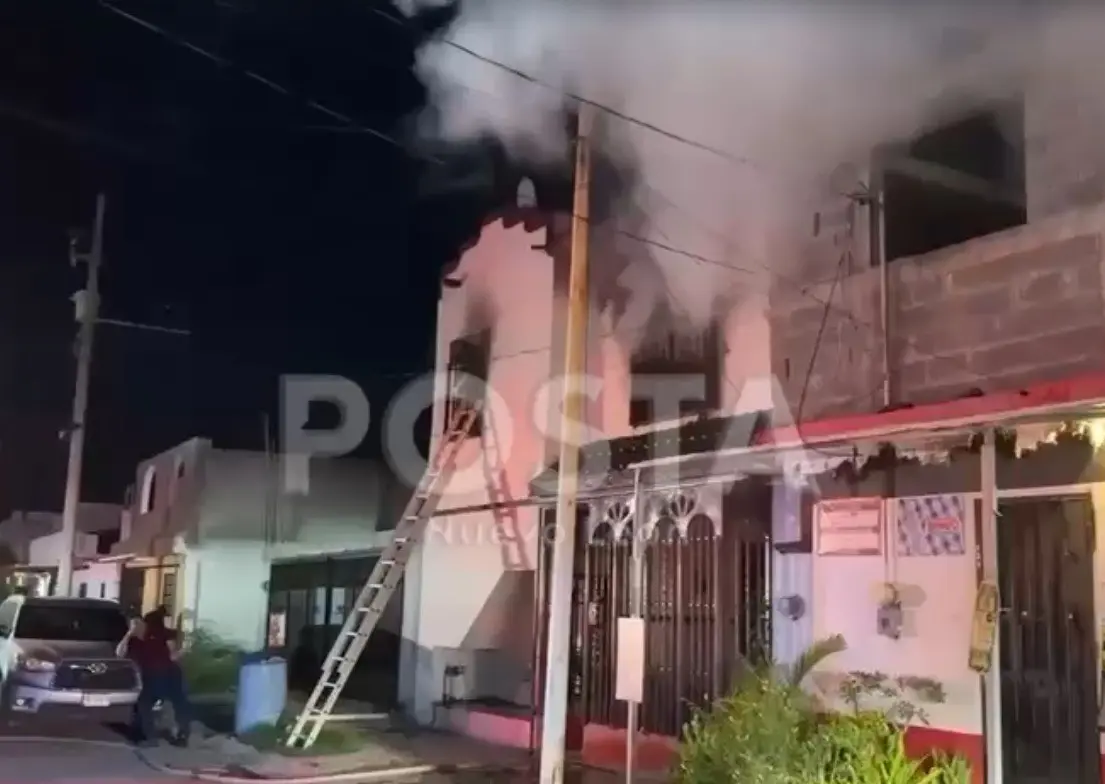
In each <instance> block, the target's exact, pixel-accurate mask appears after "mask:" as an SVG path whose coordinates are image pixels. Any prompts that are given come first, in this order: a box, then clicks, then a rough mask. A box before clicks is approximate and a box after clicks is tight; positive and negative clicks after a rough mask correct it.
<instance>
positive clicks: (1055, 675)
mask: <svg viewBox="0 0 1105 784" xmlns="http://www.w3.org/2000/svg"><path fill="white" fill-rule="evenodd" d="M998 515H999V517H998V574H999V580H1000V596H1001V603H1002V610H1001V616H1000V635H1001V637H1000V639H1001V646H1000V652H1001V656H1000V668H1001V669H1000V677H1001V713H1002V716H1001V733H1002V757H1003V774H1004V776H1003V778H1004V780H1005V781H1006V782H1010V784H1035V783H1036V782H1041V784H1042V782H1045V781H1046V782H1049V783H1050V782H1055V784H1089V783H1090V782H1098V781H1099V780H1100V775H1101V774H1100V753H1099V751H1098V730H1097V672H1098V669H1099V665H1098V651H1097V628H1096V621H1095V614H1094V565H1093V557H1094V537H1095V535H1094V514H1093V506H1092V503H1091V501H1090V499H1089V497H1087V496H1063V497H1045V498H1016V499H1008V500H1003V501H1001V502H1000V503H999V505H998Z"/></svg>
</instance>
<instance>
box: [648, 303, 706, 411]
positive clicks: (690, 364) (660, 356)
mask: <svg viewBox="0 0 1105 784" xmlns="http://www.w3.org/2000/svg"><path fill="white" fill-rule="evenodd" d="M721 357H722V345H721V330H720V328H719V325H718V324H717V322H714V323H711V324H710V326H708V327H706V328H705V329H695V328H692V327H691V326H690V325H688V324H680V323H679V322H678V321H677V320H676V319H674V318H673V317H672V316H671V314H670V313H669V312H668V311H667V310H666V309H661V310H658V311H657V313H656V314H655V315H654V316H653V319H652V322H651V323H650V325H649V328H648V329H647V330H646V337H645V338H644V339H643V340H642V341H641V343H640V344H638V346H637V347H636V348H635V349H634V351H633V353H632V355H631V356H630V360H629V372H630V399H629V424H630V426H631V427H639V426H641V425H648V424H652V423H655V422H658V421H660V420H661V419H662V418H664V419H666V418H669V416H670V415H669V414H668V413H667V412H664V411H656V410H655V401H654V400H653V399H652V398H651V397H650V394H651V393H652V392H653V387H654V386H655V382H654V381H651V380H650V381H649V382H648V384H646V383H645V379H646V378H647V377H654V376H700V377H701V378H702V379H703V382H704V390H703V391H704V394H703V399H701V400H682V401H680V402H679V413H678V416H680V417H685V416H694V415H696V414H709V413H712V412H714V411H717V410H718V409H719V408H721ZM649 385H651V386H649Z"/></svg>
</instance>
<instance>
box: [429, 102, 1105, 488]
mask: <svg viewBox="0 0 1105 784" xmlns="http://www.w3.org/2000/svg"><path fill="white" fill-rule="evenodd" d="M1060 88H1061V89H1047V90H1044V89H1043V88H1042V87H1041V89H1040V90H1039V91H1038V92H1035V93H1029V94H1027V95H1026V96H1024V97H1023V99H1021V100H1019V101H1017V102H1012V103H1003V104H1001V105H991V106H980V107H979V109H978V111H977V112H975V113H973V114H969V115H967V116H964V117H960V118H958V119H957V120H956V121H955V122H951V123H949V124H948V125H946V126H943V127H938V128H931V129H928V130H926V131H925V132H924V133H919V134H918V135H917V137H916V138H915V139H913V140H911V141H910V142H909V143H902V144H897V145H894V146H893V147H891V146H888V147H887V148H886V149H882V150H878V151H876V152H875V153H873V154H872V157H871V158H870V159H869V160H867V161H864V162H860V163H858V164H856V165H854V166H851V167H844V169H843V170H844V171H846V172H847V171H851V172H852V174H851V175H850V182H851V183H852V185H849V187H848V188H843V187H842V186H841V181H840V177H839V173H835V174H834V182H833V183H825V188H824V191H825V193H831V194H832V195H827V196H825V197H824V198H823V199H822V200H821V201H820V202H817V203H816V204H815V205H814V207H813V208H811V213H812V214H811V215H810V218H811V220H810V221H808V229H806V232H805V233H804V234H803V233H802V232H794V233H793V234H792V235H790V236H787V237H783V238H781V240H782V241H781V242H778V243H777V247H770V248H769V252H771V253H774V254H775V257H776V258H785V263H775V264H773V265H771V267H770V269H769V268H767V267H766V266H765V268H764V277H765V280H766V281H767V285H765V286H763V287H762V290H750V291H749V292H748V293H746V294H745V295H744V296H742V297H740V298H738V299H735V300H734V301H732V302H731V303H730V304H729V305H728V306H726V307H725V308H723V309H721V310H720V311H719V312H717V313H714V314H711V317H710V318H709V319H704V320H701V321H707V322H708V323H697V324H695V325H690V326H688V325H687V324H679V323H678V322H677V319H675V318H672V317H671V314H667V315H666V316H665V315H664V314H659V315H658V316H657V318H655V319H652V318H650V320H649V325H647V327H646V328H645V329H643V330H641V331H640V332H638V333H636V334H626V333H623V334H618V330H617V323H616V316H615V315H614V309H613V308H612V307H611V302H610V299H609V298H608V297H607V296H606V293H608V291H609V289H608V288H607V289H604V286H605V285H607V284H605V283H604V282H603V277H604V276H605V277H610V276H611V275H614V276H615V277H616V275H617V271H618V270H619V269H623V268H624V266H625V263H626V260H625V259H619V258H617V255H618V254H619V253H620V254H621V255H623V256H629V257H630V258H629V263H634V262H633V259H632V254H633V253H634V252H637V253H639V254H640V255H642V257H644V256H647V253H648V250H647V249H645V250H644V251H642V250H641V249H640V248H639V247H638V248H637V250H636V251H634V249H633V248H632V245H633V242H632V241H630V242H629V243H622V245H621V248H622V249H621V250H620V251H613V252H612V251H611V249H610V243H603V242H602V241H601V238H600V241H596V240H595V237H596V236H597V235H601V234H602V230H601V228H600V229H598V230H593V231H592V240H591V252H590V266H591V289H592V299H593V301H594V302H595V304H594V306H593V307H592V317H591V319H590V334H589V338H588V357H587V368H588V375H589V376H590V377H591V378H593V379H596V380H597V381H596V383H595V385H594V388H592V389H590V390H589V393H590V394H589V402H588V405H587V413H586V424H587V426H588V431H589V432H588V440H591V441H597V440H601V439H609V438H616V437H620V436H625V435H630V434H634V433H640V432H644V431H647V430H649V429H654V428H658V427H665V426H671V425H672V424H674V423H675V421H676V419H675V418H673V417H674V415H675V414H676V413H678V414H680V415H683V416H684V417H685V418H686V417H700V416H731V415H735V414H742V413H748V412H751V411H757V410H765V409H771V410H774V411H776V412H777V413H779V412H785V413H786V415H789V417H791V419H792V420H794V419H798V420H801V421H810V420H816V419H820V418H825V417H833V416H839V415H843V414H862V413H872V412H875V411H878V410H880V409H882V408H884V407H886V400H885V397H884V395H885V394H886V392H889V404H890V406H891V407H895V406H907V405H910V404H921V403H930V402H938V401H943V400H951V399H954V398H958V397H963V396H969V395H977V394H982V393H990V392H998V391H1010V390H1014V391H1015V390H1018V389H1023V388H1025V387H1026V386H1031V385H1034V384H1042V383H1049V382H1057V381H1062V380H1064V379H1067V378H1073V377H1077V376H1080V375H1085V374H1091V373H1097V372H1101V371H1105V352H1103V351H1102V348H1103V347H1105V290H1103V281H1105V274H1103V263H1105V262H1103V257H1102V243H1103V240H1105V238H1103V234H1105V151H1103V150H1102V149H1101V148H1100V145H1099V144H1097V143H1092V139H1094V138H1096V136H1095V135H1094V134H1093V133H1092V132H1091V131H1092V130H1093V129H1094V128H1096V127H1098V126H1096V125H1094V124H1093V123H1094V119H1093V118H1091V117H1087V116H1086V115H1085V113H1084V112H1083V113H1081V114H1080V113H1078V112H1074V111H1071V108H1072V107H1075V106H1077V105H1079V100H1080V99H1082V98H1084V96H1080V95H1079V93H1078V91H1077V89H1074V87H1070V88H1069V89H1068V88H1067V86H1064V85H1060ZM1064 107H1066V109H1064ZM830 185H831V186H832V187H830ZM880 186H881V187H880ZM872 194H881V199H880V200H878V201H876V200H874V199H872V198H871V196H872ZM873 205H880V206H881V209H877V208H876V207H875V206H873ZM527 216H528V218H529V220H528V221H521V220H520V213H518V212H517V211H508V212H506V213H504V214H502V215H497V216H495V217H493V218H492V219H489V220H488V221H487V222H486V224H485V225H484V227H483V230H482V233H481V235H480V237H479V240H478V241H477V242H476V243H475V244H474V245H473V246H472V247H471V248H470V249H468V250H467V251H466V252H465V253H463V254H462V256H461V257H460V259H459V261H458V262H457V264H456V267H455V268H454V269H451V270H449V271H448V272H447V274H446V276H445V285H443V288H442V294H441V299H440V304H439V314H438V344H437V356H438V361H437V370H438V372H439V379H448V378H450V377H451V374H452V373H454V372H455V371H457V370H461V371H464V372H468V373H472V374H473V375H478V376H480V377H481V378H483V379H485V380H486V381H487V382H488V386H489V388H490V390H491V392H490V395H489V398H488V401H489V406H490V408H489V413H490V414H492V415H494V413H495V410H496V408H497V407H498V408H500V409H503V411H505V412H508V413H509V416H508V417H503V416H502V412H500V414H499V416H497V417H496V420H497V421H498V422H500V424H499V426H498V427H499V429H501V428H503V427H504V425H502V424H501V423H502V422H503V421H507V420H509V428H510V431H511V432H510V435H509V442H510V443H509V447H510V449H509V450H508V451H509V457H508V458H507V461H506V462H507V465H506V466H505V467H506V469H507V473H508V476H509V485H510V489H511V493H512V495H514V496H518V495H520V494H524V493H525V492H526V488H527V483H528V481H529V480H530V479H532V477H533V476H534V475H535V474H536V473H537V472H538V471H539V470H540V468H541V466H543V465H548V464H550V463H551V462H553V461H554V460H555V458H556V454H555V444H556V434H557V428H558V424H559V421H558V413H557V412H558V410H559V409H558V407H557V406H558V404H559V391H560V388H559V387H556V386H553V387H550V386H549V384H548V382H549V380H550V379H551V378H554V377H556V376H558V375H559V374H560V373H561V372H562V368H563V366H564V354H563V343H564V335H565V319H566V308H565V305H566V291H567V274H568V267H569V259H568V242H567V239H568V231H567V225H568V218H567V216H565V215H563V214H560V213H553V212H545V213H535V212H533V211H532V210H531V211H528V212H527ZM871 216H875V218H876V220H874V221H872V220H871ZM746 261H747V260H746ZM776 273H777V274H776ZM678 274H679V275H685V276H696V275H708V274H709V271H708V270H707V269H705V268H704V266H703V265H700V264H696V263H695V262H694V261H693V260H690V259H688V260H687V261H686V263H685V264H682V265H681V266H680V267H679V268H678ZM884 283H885V292H886V306H885V312H884V307H883V298H882V291H883V287H884ZM596 292H598V293H596ZM663 304H664V303H661V308H658V310H660V309H662V307H663ZM884 323H885V325H886V331H885V334H884ZM887 336H888V338H889V339H887ZM887 370H888V372H886V371H887ZM664 374H683V375H687V374H697V375H699V376H701V378H702V380H703V387H702V394H701V399H697V400H692V401H688V402H687V403H685V404H684V406H683V408H682V410H680V411H678V412H675V411H669V412H668V415H667V416H666V417H665V416H662V415H660V414H659V412H656V411H650V410H649V409H648V406H647V404H646V403H644V402H642V401H641V400H640V399H639V398H638V396H637V395H636V394H635V392H634V387H635V385H636V384H638V382H639V377H640V376H641V375H646V376H655V375H661V376H662V375H664ZM447 383H448V382H447V381H444V380H443V381H440V382H439V384H440V386H439V389H438V395H437V397H438V399H439V400H443V399H445V398H447V397H448V395H447V390H446V388H445V387H446V386H447ZM437 408H438V410H437V411H436V416H435V419H436V423H435V432H436V433H440V432H442V430H443V428H444V427H445V420H446V411H447V409H448V406H444V405H439V406H438V407H437ZM684 421H685V419H684ZM474 440H475V439H473V441H474ZM500 440H502V439H501V438H500ZM470 449H471V450H472V454H471V455H469V456H468V457H466V458H463V459H462V462H464V461H467V463H468V464H471V463H472V462H473V460H475V446H472V447H470ZM469 476H471V477H472V480H471V481H466V482H465V483H464V485H463V487H460V488H459V489H460V492H459V495H458V496H457V498H455V499H454V501H455V503H454V504H452V505H455V506H464V505H466V504H479V503H486V501H487V496H486V493H485V491H484V490H483V489H482V487H481V485H480V482H479V481H478V477H479V474H478V472H476V471H473V473H472V474H470V475H469Z"/></svg>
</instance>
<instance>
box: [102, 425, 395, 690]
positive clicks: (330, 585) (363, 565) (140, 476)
mask: <svg viewBox="0 0 1105 784" xmlns="http://www.w3.org/2000/svg"><path fill="white" fill-rule="evenodd" d="M282 471H283V468H282V466H281V464H280V462H279V461H278V460H277V459H275V458H274V457H272V456H270V455H266V454H264V453H261V452H248V451H236V450H226V449H219V448H217V447H215V446H213V445H212V443H211V442H210V441H209V440H207V439H202V438H195V439H192V440H190V441H187V442H185V443H183V444H180V445H179V446H176V447H174V448H173V449H170V450H168V451H166V452H163V453H161V454H160V455H157V456H156V457H153V458H150V459H149V460H146V461H144V462H143V463H141V464H140V465H139V466H138V468H137V471H136V475H135V479H136V483H135V485H134V490H133V492H132V493H131V496H132V505H131V509H130V511H131V514H130V515H129V519H128V520H127V522H126V525H125V529H124V531H123V537H122V539H121V540H120V541H119V543H118V544H117V545H116V546H115V547H114V548H113V549H112V553H111V555H110V556H108V557H107V558H105V559H102V561H103V562H117V563H120V564H122V565H123V567H124V568H123V576H122V588H121V591H120V601H122V602H123V603H124V604H127V605H128V606H131V607H133V608H134V609H136V610H142V611H148V610H150V609H153V608H154V607H156V606H157V605H158V604H165V605H166V606H168V607H169V608H170V610H171V611H172V612H173V614H174V617H176V618H177V620H178V622H179V623H181V624H182V625H183V626H184V627H186V628H188V629H200V630H203V631H206V632H208V633H212V634H215V635H217V636H219V637H220V638H222V639H224V640H225V641H227V642H230V643H232V644H235V645H238V646H241V647H242V648H245V649H248V650H255V649H259V648H262V647H265V646H266V645H268V646H269V647H271V648H275V649H277V650H278V651H281V650H283V651H284V652H286V653H287V654H288V655H289V656H291V657H292V660H293V661H292V666H293V670H295V671H294V672H293V679H295V680H297V681H310V680H311V679H312V678H313V677H314V675H315V674H316V673H315V671H314V669H312V668H317V666H318V664H319V663H321V657H322V656H324V655H325V653H326V650H327V649H328V646H329V644H330V643H332V641H333V637H334V635H335V634H336V632H337V629H338V628H340V626H341V623H342V622H343V621H344V619H345V613H346V611H347V609H348V607H349V606H350V603H351V602H352V600H353V598H354V596H355V592H356V591H357V590H359V588H360V586H361V585H362V584H363V583H364V582H365V581H366V580H367V577H368V573H369V571H370V570H371V567H372V564H373V563H374V562H375V559H376V557H377V556H378V553H379V551H380V549H381V548H382V547H383V546H384V545H385V544H386V543H387V541H388V540H389V538H390V536H391V534H390V529H391V528H393V527H394V525H395V523H396V519H397V516H398V514H399V511H400V510H401V509H402V507H403V504H404V503H405V502H406V497H405V493H406V492H408V491H405V490H404V489H403V487H402V486H401V485H400V484H399V483H397V482H396V481H395V480H394V479H392V477H391V475H390V474H389V473H388V472H387V471H386V469H384V468H383V467H382V466H381V465H380V464H378V463H374V462H369V461H362V460H334V459H331V460H327V459H313V460H312V461H311V467H310V471H311V473H310V491H309V493H308V494H306V495H290V494H287V493H285V492H283V490H282V489H281V488H282V477H283V475H282ZM401 607H402V599H401V598H399V599H397V601H396V603H395V605H394V609H393V611H392V613H393V615H394V617H393V618H387V619H385V622H384V629H385V635H384V636H385V637H386V633H387V630H388V629H389V628H390V629H391V633H392V635H393V638H394V639H393V640H392V641H391V642H388V641H387V640H382V641H377V642H375V643H374V644H375V645H376V646H377V648H378V650H377V654H378V655H377V656H376V662H375V663H376V665H377V668H379V667H381V666H384V667H390V669H391V670H394V668H395V659H396V657H397V644H398V643H397V637H395V635H396V634H397V632H398V624H399V617H400V613H401ZM389 651H390V652H389ZM370 654H371V651H370ZM369 658H372V657H371V655H370V657H369ZM389 677H390V678H391V680H393V679H394V675H393V674H392V675H391V676H389ZM365 688H366V690H367V691H368V692H369V693H371V694H372V696H373V697H374V698H377V699H394V696H393V695H391V696H389V695H387V694H386V693H385V694H384V695H382V696H381V695H379V694H378V693H376V692H373V691H372V688H373V687H372V686H366V687H365ZM393 688H394V687H393V686H392V689H393Z"/></svg>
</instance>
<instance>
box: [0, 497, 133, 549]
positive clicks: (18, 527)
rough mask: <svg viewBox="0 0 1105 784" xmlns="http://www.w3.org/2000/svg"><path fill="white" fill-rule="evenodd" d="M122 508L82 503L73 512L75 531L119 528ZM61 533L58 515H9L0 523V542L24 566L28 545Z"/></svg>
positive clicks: (37, 513)
mask: <svg viewBox="0 0 1105 784" xmlns="http://www.w3.org/2000/svg"><path fill="white" fill-rule="evenodd" d="M122 511H123V508H122V507H121V506H119V505H118V504H100V503H90V502H85V503H82V504H81V505H80V506H79V507H78V511H77V530H78V531H85V532H93V531H110V530H114V529H118V528H119V527H120V520H121V516H122ZM60 530H61V512H19V511H17V512H12V513H11V515H10V516H9V517H7V518H6V519H5V520H3V521H0V542H3V543H4V544H7V545H8V546H10V547H11V548H12V551H13V552H14V553H15V555H16V557H17V558H18V560H20V561H23V562H27V563H29V561H28V557H29V555H30V553H29V549H28V548H29V546H30V542H31V540H33V539H36V538H38V537H40V536H48V535H49V534H53V533H57V532H58V531H60Z"/></svg>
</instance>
